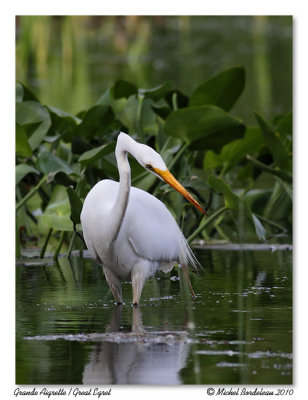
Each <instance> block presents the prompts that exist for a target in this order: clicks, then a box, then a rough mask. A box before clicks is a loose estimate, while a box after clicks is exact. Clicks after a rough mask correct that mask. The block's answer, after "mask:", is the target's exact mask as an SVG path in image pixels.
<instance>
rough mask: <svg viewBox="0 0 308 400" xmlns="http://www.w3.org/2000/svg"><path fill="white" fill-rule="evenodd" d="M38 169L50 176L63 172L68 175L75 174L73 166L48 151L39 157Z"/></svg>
mask: <svg viewBox="0 0 308 400" xmlns="http://www.w3.org/2000/svg"><path fill="white" fill-rule="evenodd" d="M37 167H38V169H39V170H40V171H42V172H43V173H44V174H46V175H48V174H49V173H50V172H57V171H63V172H65V173H66V174H68V175H70V174H73V173H74V171H73V170H72V168H71V166H70V165H69V164H68V163H67V162H65V161H64V160H61V158H59V157H57V156H56V155H55V154H53V153H50V152H48V151H43V152H42V153H40V154H39V155H38V159H37Z"/></svg>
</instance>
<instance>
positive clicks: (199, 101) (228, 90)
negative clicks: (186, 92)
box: [189, 67, 245, 111]
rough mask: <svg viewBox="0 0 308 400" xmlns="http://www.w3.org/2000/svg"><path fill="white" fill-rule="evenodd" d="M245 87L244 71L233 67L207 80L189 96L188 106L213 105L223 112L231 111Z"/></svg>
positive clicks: (241, 68)
mask: <svg viewBox="0 0 308 400" xmlns="http://www.w3.org/2000/svg"><path fill="white" fill-rule="evenodd" d="M244 87H245V70H244V68H243V67H234V68H230V69H228V70H226V71H223V72H221V73H220V74H218V75H216V76H214V77H213V78H211V79H209V80H208V81H206V82H205V83H203V84H202V85H200V86H199V87H198V88H197V89H196V90H195V91H194V92H193V93H192V95H191V98H190V102H189V105H190V106H201V105H207V104H213V105H216V106H218V107H221V108H222V109H224V110H225V111H229V110H231V108H232V107H233V105H234V103H235V102H236V100H237V99H238V98H239V96H240V95H241V94H242V92H243V90H244Z"/></svg>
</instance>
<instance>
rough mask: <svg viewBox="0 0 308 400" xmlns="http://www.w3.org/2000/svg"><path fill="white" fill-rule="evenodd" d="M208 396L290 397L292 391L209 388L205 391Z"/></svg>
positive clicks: (257, 388)
mask: <svg viewBox="0 0 308 400" xmlns="http://www.w3.org/2000/svg"><path fill="white" fill-rule="evenodd" d="M206 393H207V394H208V395H209V396H292V395H293V394H294V389H281V388H277V389H264V388H262V387H261V388H260V387H256V388H245V387H237V388H224V387H223V388H213V387H209V388H207V390H206Z"/></svg>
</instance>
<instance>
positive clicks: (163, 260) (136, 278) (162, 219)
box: [81, 132, 206, 305]
mask: <svg viewBox="0 0 308 400" xmlns="http://www.w3.org/2000/svg"><path fill="white" fill-rule="evenodd" d="M128 153H130V154H131V155H132V156H133V157H135V158H136V160H137V161H138V162H139V164H140V165H142V166H143V167H144V168H145V169H147V170H148V171H150V172H151V173H153V174H154V175H156V176H157V177H159V178H161V179H163V180H164V181H165V182H166V183H168V184H169V185H170V186H172V187H173V188H174V189H176V190H177V191H178V192H179V193H181V194H182V195H183V196H184V197H185V198H186V199H187V200H188V201H190V202H191V203H192V204H193V205H194V206H195V207H197V208H198V209H199V210H200V211H201V212H203V213H204V214H206V212H205V211H204V210H203V208H202V207H201V206H200V204H199V203H198V202H197V201H196V200H195V199H194V198H193V197H192V196H191V195H190V194H189V193H188V192H187V191H186V189H185V188H184V187H183V186H182V185H181V184H180V183H179V182H178V181H177V180H176V179H175V178H174V177H173V175H172V174H171V173H170V172H169V170H168V168H167V167H166V165H165V163H164V161H163V159H162V158H161V156H160V155H159V154H158V153H157V152H156V151H155V150H153V149H152V148H151V147H149V146H146V145H144V144H141V143H137V142H136V141H134V140H133V139H132V138H131V137H130V136H129V135H127V134H125V133H123V132H121V133H120V134H119V136H118V139H117V145H116V149H115V155H116V160H117V165H118V170H119V175H120V182H115V181H112V180H109V179H105V180H102V181H100V182H98V183H97V184H96V185H95V186H94V187H93V188H92V189H91V190H90V192H89V193H88V195H87V197H86V199H85V201H84V204H83V208H82V212H81V224H82V229H83V234H84V239H85V242H86V245H87V247H88V250H89V252H90V254H91V256H92V258H93V259H94V260H96V262H97V263H98V264H100V265H101V266H102V267H103V271H104V274H105V277H106V280H107V282H108V284H109V286H110V289H111V291H112V293H113V295H114V297H115V300H116V302H117V303H122V302H123V298H122V287H121V280H123V279H125V280H130V281H131V282H132V287H133V304H134V305H138V304H139V300H140V296H141V292H142V289H143V286H144V283H145V281H146V280H147V279H148V278H149V277H150V276H152V275H154V274H155V272H156V271H157V270H162V271H164V272H169V271H170V270H171V269H172V268H173V266H174V264H175V263H177V262H178V263H180V264H181V266H182V269H183V272H184V276H185V277H186V279H187V281H188V284H189V288H190V291H191V293H192V295H193V296H195V294H194V291H193V289H192V286H191V283H190V279H189V275H188V270H187V264H191V265H193V266H196V265H197V261H196V259H195V257H194V255H193V253H192V251H191V249H190V247H189V245H188V243H187V242H186V239H185V237H184V235H183V233H182V232H181V230H180V228H179V227H178V225H177V223H176V221H175V220H174V218H173V216H172V215H171V213H170V212H169V210H168V209H167V208H166V206H165V205H164V204H163V203H162V202H161V201H160V200H158V199H157V198H156V197H154V196H152V195H151V194H149V193H147V192H145V191H143V190H140V189H137V188H135V187H131V173H130V165H129V162H128Z"/></svg>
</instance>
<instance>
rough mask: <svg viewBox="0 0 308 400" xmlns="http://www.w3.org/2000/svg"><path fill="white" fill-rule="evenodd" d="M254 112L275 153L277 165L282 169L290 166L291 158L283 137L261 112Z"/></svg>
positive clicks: (269, 145)
mask: <svg viewBox="0 0 308 400" xmlns="http://www.w3.org/2000/svg"><path fill="white" fill-rule="evenodd" d="M254 114H255V116H256V119H257V121H258V124H259V126H260V128H261V131H262V133H263V137H264V140H265V142H266V144H267V146H268V148H269V150H270V152H271V153H272V155H273V158H274V161H275V164H276V166H277V167H278V168H281V169H285V168H288V167H289V164H290V160H291V158H290V156H289V154H288V151H287V149H286V148H285V146H284V144H283V142H282V139H281V138H280V137H279V135H278V134H277V133H275V132H274V130H273V128H272V127H271V126H270V125H269V124H268V123H267V122H266V121H265V120H264V119H263V118H262V117H261V116H260V115H259V114H257V113H254Z"/></svg>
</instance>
